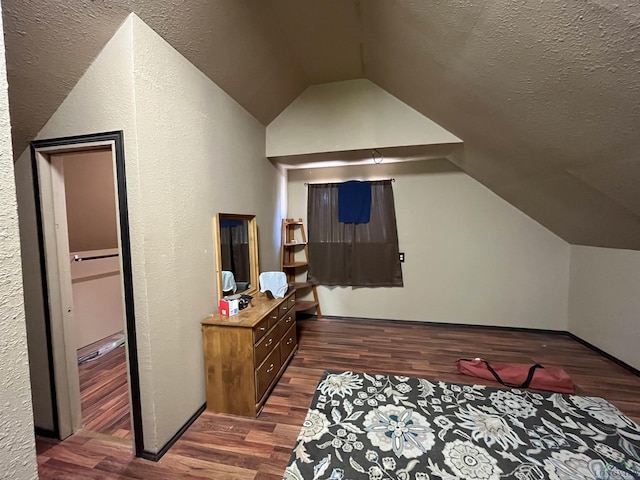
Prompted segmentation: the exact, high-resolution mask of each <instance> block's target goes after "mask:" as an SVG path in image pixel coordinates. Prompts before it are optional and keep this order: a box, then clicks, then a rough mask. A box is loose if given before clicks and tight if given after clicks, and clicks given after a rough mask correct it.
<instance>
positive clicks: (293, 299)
mask: <svg viewBox="0 0 640 480" xmlns="http://www.w3.org/2000/svg"><path fill="white" fill-rule="evenodd" d="M287 306H288V307H289V311H290V312H292V313H293V309H294V308H295V306H296V296H295V295H291V296H290V297H289V300H287Z"/></svg>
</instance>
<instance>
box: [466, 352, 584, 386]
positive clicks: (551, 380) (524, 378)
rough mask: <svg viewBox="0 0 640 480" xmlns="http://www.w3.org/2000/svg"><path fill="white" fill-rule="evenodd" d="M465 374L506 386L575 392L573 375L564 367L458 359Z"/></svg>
mask: <svg viewBox="0 0 640 480" xmlns="http://www.w3.org/2000/svg"><path fill="white" fill-rule="evenodd" d="M456 365H457V366H458V371H459V372H460V373H462V374H464V375H469V376H472V377H478V378H484V379H486V380H495V381H497V382H499V383H501V384H502V385H504V386H506V387H512V388H533V389H535V390H545V391H548V392H559V393H573V392H574V386H573V381H572V380H571V377H570V376H569V374H568V373H567V372H565V371H564V370H563V369H562V368H558V367H543V366H542V365H539V364H537V363H536V364H535V365H527V364H523V363H491V364H490V363H489V362H487V361H486V360H483V359H482V358H473V359H470V358H460V359H458V360H456Z"/></svg>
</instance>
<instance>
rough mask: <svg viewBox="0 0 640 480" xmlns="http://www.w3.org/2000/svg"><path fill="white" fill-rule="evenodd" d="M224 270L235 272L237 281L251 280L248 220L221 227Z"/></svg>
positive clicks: (221, 251)
mask: <svg viewBox="0 0 640 480" xmlns="http://www.w3.org/2000/svg"><path fill="white" fill-rule="evenodd" d="M220 253H221V257H222V270H229V271H231V272H233V276H234V277H235V280H236V282H248V281H250V280H251V278H250V277H251V273H250V269H249V229H248V226H247V222H246V221H243V222H242V224H241V225H237V226H231V227H221V228H220Z"/></svg>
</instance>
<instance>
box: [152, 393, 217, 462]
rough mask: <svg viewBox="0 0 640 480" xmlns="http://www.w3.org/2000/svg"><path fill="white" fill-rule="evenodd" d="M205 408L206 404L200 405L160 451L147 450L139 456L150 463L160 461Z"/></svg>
mask: <svg viewBox="0 0 640 480" xmlns="http://www.w3.org/2000/svg"><path fill="white" fill-rule="evenodd" d="M206 408H207V404H206V403H205V404H204V405H202V406H201V407H200V408H198V410H196V412H195V413H194V414H193V415H191V417H189V419H188V420H187V421H186V422H185V424H184V425H182V427H180V430H178V431H177V432H176V434H175V435H174V436H173V437H171V438H170V439H169V441H168V442H167V443H165V444H164V446H163V447H162V448H161V449H160V450H158V452H157V453H155V452H150V451H148V450H143V451H142V455H140V456H141V457H142V458H144V459H145V460H151V461H152V462H157V461H158V460H160V459H161V458H162V457H163V456H164V454H165V453H167V452H168V451H169V449H170V448H171V447H172V446H173V444H174V443H176V442H177V441H178V439H179V438H180V437H181V436H182V435H183V434H184V432H186V431H187V429H188V428H189V427H190V426H191V425H192V424H193V422H195V421H196V420H197V419H198V417H199V416H200V415H201V414H202V412H204V411H205V410H206Z"/></svg>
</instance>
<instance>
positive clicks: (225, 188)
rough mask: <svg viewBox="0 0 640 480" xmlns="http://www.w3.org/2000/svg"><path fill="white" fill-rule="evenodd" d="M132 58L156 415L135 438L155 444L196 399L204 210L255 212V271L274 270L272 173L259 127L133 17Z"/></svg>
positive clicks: (206, 248)
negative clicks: (143, 435)
mask: <svg viewBox="0 0 640 480" xmlns="http://www.w3.org/2000/svg"><path fill="white" fill-rule="evenodd" d="M134 56H135V110H136V121H137V131H138V169H139V170H138V174H137V177H138V181H139V182H140V192H141V195H142V197H143V199H144V202H142V205H144V206H142V205H141V208H140V210H139V211H138V212H137V213H138V215H140V217H141V220H142V223H143V228H144V236H145V252H144V262H145V266H146V293H147V296H148V322H149V325H148V333H147V334H148V337H149V339H148V342H149V347H150V351H149V352H145V356H144V357H143V358H142V359H141V360H142V361H143V362H145V363H144V365H143V368H145V369H146V372H145V373H147V374H150V375H151V385H148V386H146V388H145V391H144V392H143V402H144V403H145V405H146V404H149V403H152V404H153V410H154V414H155V420H156V421H155V425H156V430H155V432H154V433H155V436H154V437H153V438H150V439H149V443H146V442H145V444H146V446H147V448H148V449H152V450H155V449H158V448H160V447H162V445H163V444H164V443H165V442H166V441H167V440H168V439H169V438H171V436H172V435H173V434H175V432H176V431H177V430H178V429H179V428H180V426H182V424H183V423H184V422H185V421H186V420H187V419H188V418H189V417H190V416H191V415H192V414H193V413H194V412H195V411H196V410H197V409H198V407H200V406H201V405H202V404H203V403H204V401H205V391H204V368H203V361H202V338H201V329H200V321H201V320H202V319H203V318H204V317H205V316H206V315H208V314H209V313H211V312H213V311H214V310H215V309H216V307H215V305H216V301H217V300H216V296H217V294H216V292H217V289H216V274H215V261H214V255H213V238H212V219H213V216H214V215H215V214H216V213H217V212H226V213H248V214H255V215H256V217H257V221H258V230H259V232H258V234H259V239H260V264H261V269H262V270H273V269H278V267H279V265H278V262H279V258H278V254H279V234H280V231H279V221H280V218H281V215H280V212H279V201H278V178H279V174H278V172H277V169H276V168H275V167H274V166H273V165H272V164H271V163H269V161H267V160H266V159H265V156H264V151H265V150H264V149H265V129H264V127H263V126H262V125H261V124H260V123H259V122H258V121H257V120H256V119H255V118H254V117H252V116H251V115H250V114H249V113H248V112H246V111H245V110H244V109H243V108H242V107H241V106H240V105H238V103H236V102H235V101H234V100H233V99H232V98H231V97H229V96H228V95H227V94H226V93H224V92H223V91H222V90H221V89H220V88H219V87H218V86H217V85H216V84H214V83H213V82H212V81H211V80H209V79H208V78H207V77H206V76H205V75H204V74H203V73H202V72H200V71H199V70H198V69H197V68H196V67H194V66H193V65H192V64H191V63H189V61H187V60H186V59H185V58H184V57H182V56H181V55H180V54H179V53H178V52H177V51H176V50H174V49H173V47H171V46H170V45H169V44H168V43H166V42H165V41H164V40H163V39H162V38H161V37H160V36H159V35H158V34H157V33H155V32H154V31H153V30H151V29H150V28H149V27H148V26H147V25H146V24H144V23H143V22H142V21H141V20H139V19H138V18H135V19H134ZM274 219H277V225H276V222H274ZM150 434H151V433H150Z"/></svg>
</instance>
